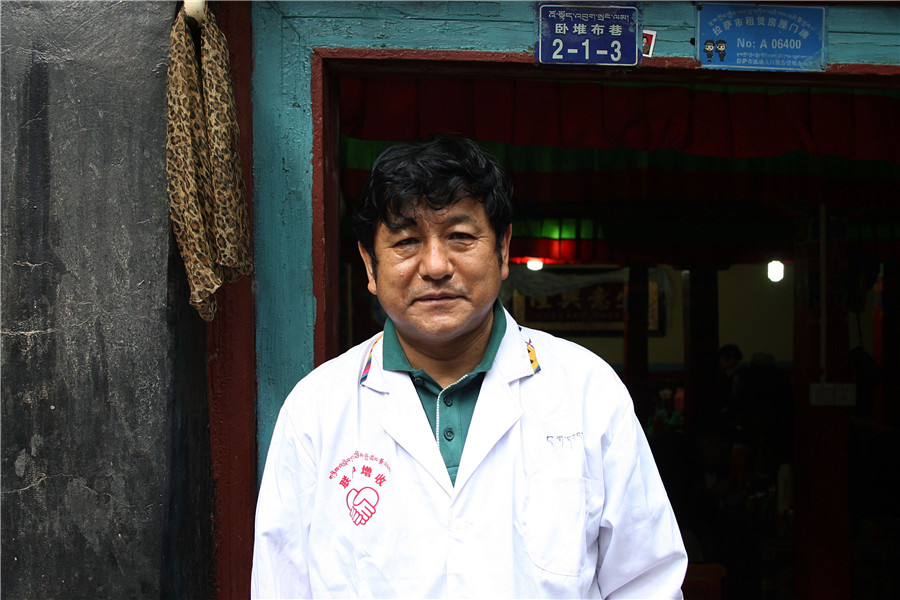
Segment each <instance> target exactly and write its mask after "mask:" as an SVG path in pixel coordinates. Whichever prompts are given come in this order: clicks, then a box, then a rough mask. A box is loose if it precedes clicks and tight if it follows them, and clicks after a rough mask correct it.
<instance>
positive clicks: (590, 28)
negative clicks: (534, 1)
mask: <svg viewBox="0 0 900 600" xmlns="http://www.w3.org/2000/svg"><path fill="white" fill-rule="evenodd" d="M537 11H538V23H539V26H540V37H539V39H538V43H537V46H536V47H535V55H536V56H537V60H538V62H539V63H541V64H558V65H562V64H574V65H605V66H617V67H633V66H636V65H637V64H638V59H639V57H640V48H641V44H640V43H639V42H638V39H639V38H640V26H639V21H640V19H639V16H640V13H639V11H638V9H637V8H636V7H633V6H596V5H586V4H580V5H578V4H574V5H572V4H539V5H538V6H537Z"/></svg>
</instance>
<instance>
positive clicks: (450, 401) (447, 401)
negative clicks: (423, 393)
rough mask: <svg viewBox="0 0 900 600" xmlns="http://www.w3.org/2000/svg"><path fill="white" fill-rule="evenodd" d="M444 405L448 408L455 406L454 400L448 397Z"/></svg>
mask: <svg viewBox="0 0 900 600" xmlns="http://www.w3.org/2000/svg"><path fill="white" fill-rule="evenodd" d="M444 404H446V405H447V406H453V398H451V397H450V396H447V397H446V398H444Z"/></svg>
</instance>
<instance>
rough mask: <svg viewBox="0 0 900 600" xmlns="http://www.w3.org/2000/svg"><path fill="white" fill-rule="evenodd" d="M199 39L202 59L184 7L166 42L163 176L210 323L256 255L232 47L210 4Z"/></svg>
mask: <svg viewBox="0 0 900 600" xmlns="http://www.w3.org/2000/svg"><path fill="white" fill-rule="evenodd" d="M200 38H201V48H200V50H201V58H200V61H199V64H198V60H197V54H196V48H195V45H194V40H193V38H192V37H191V32H190V28H189V26H188V20H187V15H186V14H185V11H184V9H183V8H182V9H181V10H180V11H179V12H178V16H177V17H176V18H175V24H174V25H173V26H172V33H171V37H170V47H169V70H168V83H167V87H166V100H167V103H168V116H169V120H168V129H167V136H166V181H167V190H168V195H169V217H170V219H171V221H172V229H173V231H174V232H175V240H176V242H177V243H178V249H179V251H180V253H181V256H182V258H183V259H184V266H185V270H186V271H187V276H188V283H189V286H190V303H191V305H192V306H193V307H194V308H196V309H197V311H198V312H199V313H200V316H201V317H202V318H203V319H204V320H206V321H211V320H212V318H213V317H214V316H215V314H216V299H215V296H214V295H213V294H214V293H215V291H216V290H217V289H219V287H220V286H221V285H222V283H223V282H229V281H234V280H236V279H238V278H239V277H240V276H242V275H250V274H251V273H252V272H253V259H252V255H251V247H250V224H249V221H248V215H247V205H246V202H245V198H244V193H245V192H244V177H243V171H242V166H241V155H240V152H239V147H238V141H239V132H238V124H237V111H236V110H235V106H234V93H233V89H232V84H231V68H230V65H229V62H228V45H227V42H226V40H225V36H224V35H222V32H221V31H220V30H219V28H218V27H217V26H216V23H215V22H214V19H213V17H212V13H210V11H209V9H206V11H205V14H204V17H203V20H202V23H201V25H200Z"/></svg>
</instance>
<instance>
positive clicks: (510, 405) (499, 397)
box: [360, 309, 539, 496]
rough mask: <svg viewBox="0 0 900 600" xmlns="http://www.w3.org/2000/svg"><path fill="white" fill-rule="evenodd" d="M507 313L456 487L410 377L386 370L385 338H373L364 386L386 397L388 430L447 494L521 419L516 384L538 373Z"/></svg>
mask: <svg viewBox="0 0 900 600" xmlns="http://www.w3.org/2000/svg"><path fill="white" fill-rule="evenodd" d="M503 313H504V316H505V317H506V334H505V335H504V336H503V340H502V341H501V343H500V349H499V350H498V351H497V356H496V358H495V359H494V364H493V366H492V367H491V368H490V370H488V372H487V373H486V375H485V378H484V381H483V382H482V384H481V391H480V393H479V395H478V401H477V403H476V405H475V414H474V415H473V417H472V424H471V425H470V428H469V434H468V436H467V437H466V445H465V447H464V448H463V454H462V459H461V461H460V466H459V471H458V472H457V477H456V487H455V489H454V486H453V484H452V483H451V481H450V476H449V474H448V473H447V467H446V466H445V465H444V460H443V458H442V457H441V453H440V450H439V449H438V447H437V443H436V442H435V441H434V433H433V432H432V430H431V427H430V425H429V424H428V419H427V417H426V416H425V412H424V411H423V410H422V404H421V401H420V400H419V397H418V395H417V394H416V391H415V387H414V386H413V383H412V381H411V380H410V378H409V374H408V373H406V372H399V371H386V370H385V369H384V367H383V363H382V348H383V344H382V343H381V338H377V339H375V340H374V342H373V343H372V346H371V347H370V350H369V352H367V356H366V357H365V358H364V361H363V367H362V369H361V373H362V372H364V373H365V376H364V377H361V381H360V385H361V386H365V387H367V388H369V389H371V390H373V391H376V392H381V393H384V394H387V395H388V397H387V398H386V399H385V405H384V412H383V413H382V416H381V425H382V427H383V428H384V430H385V432H386V433H387V434H388V435H390V436H391V437H392V438H393V439H394V441H396V442H397V444H399V445H400V446H401V447H402V448H403V449H404V450H406V451H407V452H408V453H409V454H410V455H411V456H412V457H413V458H414V459H415V460H416V461H418V462H419V464H421V465H422V467H423V468H424V469H425V470H426V471H428V472H429V473H430V474H431V475H432V477H434V479H435V481H437V482H438V484H440V485H441V487H442V488H443V489H444V490H445V491H446V492H447V494H448V495H449V496H454V495H455V494H458V493H459V491H460V490H461V489H462V487H463V486H464V485H465V483H466V481H467V480H468V479H469V478H470V477H471V476H472V474H473V473H474V472H475V470H476V469H477V468H478V466H479V465H480V464H481V463H482V462H483V461H484V459H485V458H486V457H487V455H488V453H489V452H490V450H491V448H493V447H494V446H495V445H496V444H497V442H498V441H499V440H500V439H501V438H502V437H503V436H504V435H505V434H506V432H507V431H509V429H510V428H511V427H512V426H513V425H515V423H516V422H517V421H518V420H519V418H520V417H521V416H522V405H521V402H520V401H519V397H518V380H520V379H522V378H523V377H530V376H533V375H535V373H536V372H537V371H538V370H539V368H536V367H535V364H536V363H533V362H532V360H531V358H530V357H529V352H528V348H529V346H528V344H530V342H531V340H530V339H526V337H525V336H523V335H522V332H521V331H520V329H519V326H518V324H517V323H516V322H515V320H514V319H513V318H512V316H510V314H509V313H508V312H507V311H506V310H505V309H504V311H503Z"/></svg>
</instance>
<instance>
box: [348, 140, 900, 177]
mask: <svg viewBox="0 0 900 600" xmlns="http://www.w3.org/2000/svg"><path fill="white" fill-rule="evenodd" d="M398 143H400V142H396V141H383V140H360V139H356V138H351V137H349V136H346V135H342V136H341V160H342V165H343V167H344V168H345V169H361V170H369V168H371V166H372V163H374V162H375V159H376V158H377V157H378V155H379V154H381V152H383V151H384V150H386V149H387V148H389V147H390V146H393V145H395V144H398ZM478 144H479V145H480V146H481V147H482V148H484V149H485V150H486V151H488V152H490V153H491V154H493V155H494V156H495V157H496V158H497V160H498V162H500V164H502V165H503V166H504V167H506V168H507V169H508V170H509V171H511V172H513V173H573V172H578V171H623V170H630V169H664V170H672V171H687V172H691V171H706V172H716V173H771V174H777V175H793V174H800V173H802V174H806V175H814V176H820V175H828V176H829V177H833V178H836V179H859V178H870V179H883V180H894V179H900V165H897V164H895V163H893V162H891V161H886V160H885V161H879V160H864V161H862V160H850V159H846V158H841V157H839V156H834V155H823V156H817V155H814V154H811V153H809V152H800V151H798V152H788V153H786V154H782V155H779V156H766V157H754V158H728V157H721V156H693V155H689V154H682V153H681V152H678V151H676V150H671V149H666V150H649V151H646V150H634V149H631V148H622V147H619V148H608V149H600V148H557V147H554V146H514V145H512V144H504V143H501V142H487V141H478Z"/></svg>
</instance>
